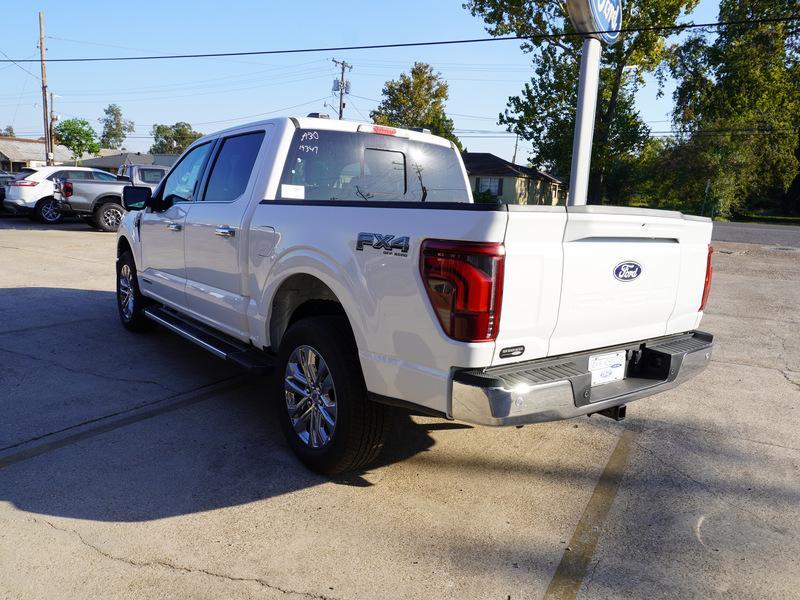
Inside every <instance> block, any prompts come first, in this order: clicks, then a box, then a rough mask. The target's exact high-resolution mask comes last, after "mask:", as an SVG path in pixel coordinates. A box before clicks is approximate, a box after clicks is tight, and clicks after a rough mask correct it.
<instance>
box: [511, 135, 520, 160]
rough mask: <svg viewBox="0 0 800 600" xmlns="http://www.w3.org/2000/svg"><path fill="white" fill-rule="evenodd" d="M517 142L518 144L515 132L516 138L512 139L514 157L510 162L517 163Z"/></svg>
mask: <svg viewBox="0 0 800 600" xmlns="http://www.w3.org/2000/svg"><path fill="white" fill-rule="evenodd" d="M517 144H519V134H517V138H516V139H515V140H514V157H513V158H512V159H511V164H514V165H515V164H517Z"/></svg>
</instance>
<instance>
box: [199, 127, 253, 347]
mask: <svg viewBox="0 0 800 600" xmlns="http://www.w3.org/2000/svg"><path fill="white" fill-rule="evenodd" d="M264 137H265V132H264V131H253V132H249V133H244V134H238V135H234V136H230V137H227V138H223V139H222V140H220V143H219V144H218V145H217V148H218V150H217V153H216V155H215V156H214V158H213V160H212V161H211V167H210V169H209V175H208V177H207V179H206V183H205V184H204V185H205V189H204V191H203V193H202V194H199V195H198V201H197V202H195V203H193V204H192V207H191V208H190V209H189V215H188V216H187V218H186V233H185V238H186V247H185V248H186V300H187V302H188V305H189V309H190V311H191V313H192V314H193V315H194V316H195V317H197V318H199V319H202V320H203V321H206V322H207V323H209V324H210V325H212V326H214V327H216V328H217V329H220V330H222V331H225V332H226V333H228V334H230V335H233V336H236V337H238V338H240V339H242V340H247V339H249V333H248V328H247V296H246V294H245V291H244V290H245V275H246V273H245V271H246V269H245V268H244V267H245V266H246V264H247V228H246V226H245V225H244V223H245V219H246V216H247V212H248V208H249V207H250V205H251V203H250V197H251V195H252V189H253V186H254V185H255V179H256V175H257V172H258V168H256V158H257V157H258V154H259V150H260V149H261V147H262V145H263V142H264Z"/></svg>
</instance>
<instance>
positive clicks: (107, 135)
mask: <svg viewBox="0 0 800 600" xmlns="http://www.w3.org/2000/svg"><path fill="white" fill-rule="evenodd" d="M103 113H104V114H105V116H103V117H101V118H99V119H97V120H98V121H99V122H100V123H102V125H103V132H102V133H101V134H100V145H101V146H102V147H103V148H114V149H116V148H121V147H122V144H123V142H124V141H125V137H126V136H127V135H128V134H129V133H133V129H134V127H133V121H129V120H127V119H123V118H122V109H121V108H120V106H119V104H109V105H108V106H107V107H106V108H105V109H104V110H103Z"/></svg>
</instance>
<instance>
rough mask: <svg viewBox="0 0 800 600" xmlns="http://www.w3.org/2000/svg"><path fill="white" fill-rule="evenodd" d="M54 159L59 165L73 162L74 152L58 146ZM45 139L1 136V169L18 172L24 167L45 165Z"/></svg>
mask: <svg viewBox="0 0 800 600" xmlns="http://www.w3.org/2000/svg"><path fill="white" fill-rule="evenodd" d="M53 159H54V161H55V163H56V164H57V165H61V164H66V163H70V162H72V153H71V152H70V151H69V149H67V148H65V147H64V146H56V148H55V151H54V152H53ZM45 164H47V163H46V161H45V152H44V140H31V139H27V138H18V137H0V170H3V171H8V172H9V173H16V172H17V171H19V170H20V169H22V168H24V167H43V166H45Z"/></svg>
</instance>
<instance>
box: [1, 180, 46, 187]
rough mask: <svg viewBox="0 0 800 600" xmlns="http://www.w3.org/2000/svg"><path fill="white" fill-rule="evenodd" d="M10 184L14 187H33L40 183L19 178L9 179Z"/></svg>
mask: <svg viewBox="0 0 800 600" xmlns="http://www.w3.org/2000/svg"><path fill="white" fill-rule="evenodd" d="M8 185H9V186H13V187H33V186H35V185H39V182H38V181H28V180H27V179H17V180H16V181H9V182H8Z"/></svg>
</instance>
